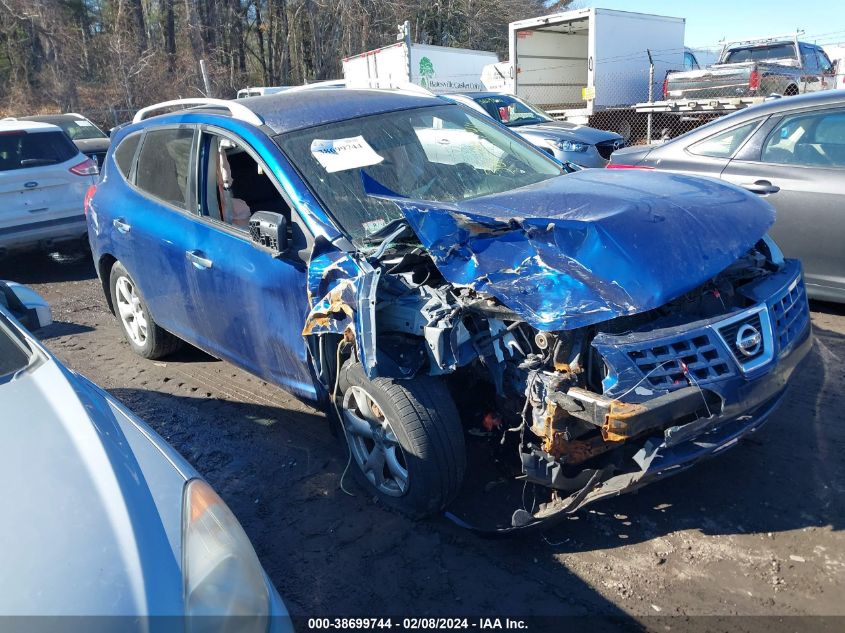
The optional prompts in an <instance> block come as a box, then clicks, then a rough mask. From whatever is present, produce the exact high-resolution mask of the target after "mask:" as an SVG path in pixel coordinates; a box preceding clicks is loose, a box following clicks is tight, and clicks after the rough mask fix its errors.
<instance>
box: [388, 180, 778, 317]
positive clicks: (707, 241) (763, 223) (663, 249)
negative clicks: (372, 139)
mask: <svg viewBox="0 0 845 633" xmlns="http://www.w3.org/2000/svg"><path fill="white" fill-rule="evenodd" d="M656 192H660V193H659V194H658V193H656ZM382 195H384V194H383V192H382ZM396 202H397V204H398V205H399V206H400V208H401V209H402V211H403V212H404V213H405V216H406V217H407V218H408V221H409V222H410V224H411V226H412V227H413V229H414V231H415V232H416V233H417V235H418V236H419V237H420V240H421V241H422V243H423V245H424V246H425V247H426V248H428V250H429V252H430V253H431V255H432V256H433V257H434V260H435V264H436V265H437V267H438V269H439V270H440V271H441V272H442V273H443V276H444V277H446V278H447V279H448V280H449V281H451V282H452V283H455V284H461V285H468V286H471V287H473V288H475V289H476V290H478V291H480V292H486V293H490V294H492V295H493V296H495V297H496V298H497V299H499V300H500V301H501V302H502V303H503V304H504V305H506V306H507V307H508V308H510V309H511V310H514V311H515V312H516V313H517V314H519V315H520V316H521V317H522V318H523V319H525V320H526V321H527V322H528V323H530V324H531V325H533V326H534V327H536V328H537V329H539V330H545V331H555V330H561V329H573V328H578V327H583V326H586V325H591V324H594V323H600V322H602V321H606V320H608V319H612V318H615V317H619V316H623V315H631V314H636V313H639V312H645V311H647V310H651V309H653V308H656V307H659V306H661V305H663V304H665V303H666V302H667V301H670V300H671V299H674V298H675V297H678V296H680V295H682V294H684V293H685V292H688V291H689V290H692V289H693V288H695V287H697V286H699V285H701V283H702V282H704V281H706V280H707V279H709V278H711V277H713V276H715V275H716V274H717V273H719V272H721V271H722V270H724V269H725V268H727V267H728V266H729V265H730V264H731V263H733V262H734V261H735V260H736V259H737V258H738V257H740V256H741V255H742V254H744V253H745V252H747V251H748V250H749V249H750V248H751V247H752V246H754V244H755V243H756V242H757V241H758V240H759V239H760V238H761V237H762V236H763V235H764V234H765V233H766V230H767V229H768V228H769V227H770V226H771V225H772V224H773V223H774V210H773V209H772V207H771V206H769V205H768V204H766V203H765V202H763V201H761V200H760V199H759V198H758V197H755V196H754V195H753V194H750V193H748V192H746V191H744V190H742V189H740V188H738V187H733V186H729V185H724V184H722V183H719V182H716V181H713V180H708V179H702V178H694V177H690V176H684V175H679V174H663V173H650V172H637V173H631V172H626V171H622V170H619V171H604V170H584V171H579V172H576V173H573V174H569V175H567V176H562V177H558V178H553V179H550V180H546V181H543V182H540V183H537V184H535V185H531V186H528V187H523V188H522V189H517V190H513V191H509V192H506V193H503V194H497V195H491V196H484V197H481V198H476V199H473V200H468V201H464V202H460V203H456V204H454V205H443V204H436V203H426V202H416V201H407V200H401V199H396Z"/></svg>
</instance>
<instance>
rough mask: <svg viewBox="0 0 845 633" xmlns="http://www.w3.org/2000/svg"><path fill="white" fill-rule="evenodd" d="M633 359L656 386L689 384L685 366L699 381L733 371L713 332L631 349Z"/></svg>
mask: <svg viewBox="0 0 845 633" xmlns="http://www.w3.org/2000/svg"><path fill="white" fill-rule="evenodd" d="M628 357H629V358H630V359H631V360H632V361H633V362H634V364H635V365H636V366H637V367H638V368H639V370H640V371H641V372H643V374H644V375H645V376H647V378H646V380H648V382H649V383H651V385H652V386H653V387H656V388H658V389H671V388H672V387H673V386H674V385H678V384H681V383H683V384H686V376H685V375H684V367H686V370H687V371H688V372H689V373H690V375H691V376H692V377H693V378H694V379H695V380H696V381H698V382H706V381H708V380H714V379H716V378H723V377H725V376H729V375H731V373H733V372H732V370H731V367H730V364H729V362H728V359H726V358H724V357H723V355H722V352H721V349H720V347H719V346H717V345H715V344H714V342H713V340H712V339H711V335H710V334H709V333H707V332H701V333H698V334H696V335H694V336H689V337H687V338H679V339H677V340H673V341H671V342H668V341H667V342H665V343H663V344H660V345H652V346H650V347H643V348H640V349H636V350H629V351H628Z"/></svg>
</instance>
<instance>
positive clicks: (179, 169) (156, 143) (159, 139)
mask: <svg viewBox="0 0 845 633" xmlns="http://www.w3.org/2000/svg"><path fill="white" fill-rule="evenodd" d="M193 138H194V132H193V130H190V129H170V130H150V131H148V132H147V133H146V134H145V135H144V142H143V143H142V144H141V153H140V155H139V156H138V166H137V168H136V173H135V184H136V185H137V186H138V187H139V188H141V189H142V190H144V191H145V192H147V193H149V194H150V195H152V196H154V197H156V198H158V199H159V200H164V201H165V202H168V203H170V204H172V205H174V206H177V207H181V208H183V209H185V208H187V206H188V205H187V202H188V170H189V164H190V157H191V145H192V141H193Z"/></svg>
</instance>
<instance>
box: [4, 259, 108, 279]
mask: <svg viewBox="0 0 845 633" xmlns="http://www.w3.org/2000/svg"><path fill="white" fill-rule="evenodd" d="M96 276H97V272H96V271H95V270H94V262H93V261H92V259H91V254H90V253H85V254H80V255H75V256H62V255H59V254H57V253H52V254H51V253H41V252H25V253H18V254H12V255H8V256H7V257H4V258H2V259H0V279H8V280H11V281H17V282H18V283H22V284H43V283H54V282H61V281H83V280H85V279H94V278H95V277H96Z"/></svg>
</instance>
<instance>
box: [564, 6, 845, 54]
mask: <svg viewBox="0 0 845 633" xmlns="http://www.w3.org/2000/svg"><path fill="white" fill-rule="evenodd" d="M837 4H838V1H837V0H768V1H767V0H674V1H666V0H664V1H661V0H576V1H575V3H574V6H575V7H577V8H581V7H601V8H603V9H619V10H622V11H635V12H638V13H654V14H657V15H668V16H673V17H679V18H686V36H685V43H686V45H687V46H690V47H693V48H696V47H706V46H718V43H719V40H721V39H723V38H727V39H751V38H756V37H765V36H769V35H783V34H785V33H794V32H795V30H797V29H802V30H803V31H804V35H803V36H802V39H803V40H805V41H808V42H815V43H817V44H822V45H824V44H836V43H840V42H845V11H842V10H841V7H840V8H837Z"/></svg>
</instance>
